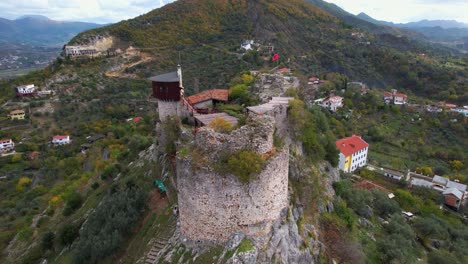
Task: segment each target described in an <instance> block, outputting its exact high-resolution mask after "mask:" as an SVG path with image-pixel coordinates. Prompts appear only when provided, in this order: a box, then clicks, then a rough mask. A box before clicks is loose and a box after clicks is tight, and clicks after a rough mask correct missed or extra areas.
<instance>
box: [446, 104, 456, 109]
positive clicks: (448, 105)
mask: <svg viewBox="0 0 468 264" xmlns="http://www.w3.org/2000/svg"><path fill="white" fill-rule="evenodd" d="M445 107H448V108H456V107H457V105H454V104H445Z"/></svg>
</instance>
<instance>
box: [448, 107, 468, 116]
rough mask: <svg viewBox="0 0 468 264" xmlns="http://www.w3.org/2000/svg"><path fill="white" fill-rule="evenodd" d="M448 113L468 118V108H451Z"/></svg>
mask: <svg viewBox="0 0 468 264" xmlns="http://www.w3.org/2000/svg"><path fill="white" fill-rule="evenodd" d="M450 111H452V112H454V113H459V114H462V115H463V116H464V117H468V106H464V107H463V108H462V107H457V108H452V109H450Z"/></svg>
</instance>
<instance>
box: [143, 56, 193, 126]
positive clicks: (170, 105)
mask: <svg viewBox="0 0 468 264" xmlns="http://www.w3.org/2000/svg"><path fill="white" fill-rule="evenodd" d="M150 80H151V81H152V88H153V96H154V97H155V98H156V99H157V100H158V113H159V119H160V120H165V119H167V118H168V117H169V116H184V115H185V112H186V109H185V107H184V105H183V103H182V102H181V99H182V98H183V97H184V86H183V84H182V68H181V66H180V65H178V66H177V71H175V72H170V73H165V74H161V75H157V76H153V77H151V78H150Z"/></svg>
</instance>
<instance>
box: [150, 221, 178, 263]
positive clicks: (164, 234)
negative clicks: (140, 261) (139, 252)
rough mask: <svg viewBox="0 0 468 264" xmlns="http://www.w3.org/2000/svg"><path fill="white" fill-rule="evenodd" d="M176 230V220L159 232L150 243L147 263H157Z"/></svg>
mask: <svg viewBox="0 0 468 264" xmlns="http://www.w3.org/2000/svg"><path fill="white" fill-rule="evenodd" d="M175 230H176V223H175V220H173V221H171V223H170V226H167V228H164V230H161V231H160V232H157V233H156V235H155V236H154V238H153V239H151V240H150V242H149V243H148V244H151V245H152V246H151V249H150V251H149V252H148V253H147V254H146V257H145V262H144V263H145V264H156V263H157V260H158V259H159V258H160V257H161V256H160V253H161V251H162V250H163V249H164V248H165V247H166V245H167V244H168V243H169V240H170V239H171V237H172V236H173V235H174V232H175Z"/></svg>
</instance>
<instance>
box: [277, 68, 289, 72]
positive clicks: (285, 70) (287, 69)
mask: <svg viewBox="0 0 468 264" xmlns="http://www.w3.org/2000/svg"><path fill="white" fill-rule="evenodd" d="M288 71H290V70H289V68H281V69H279V70H278V72H288Z"/></svg>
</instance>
